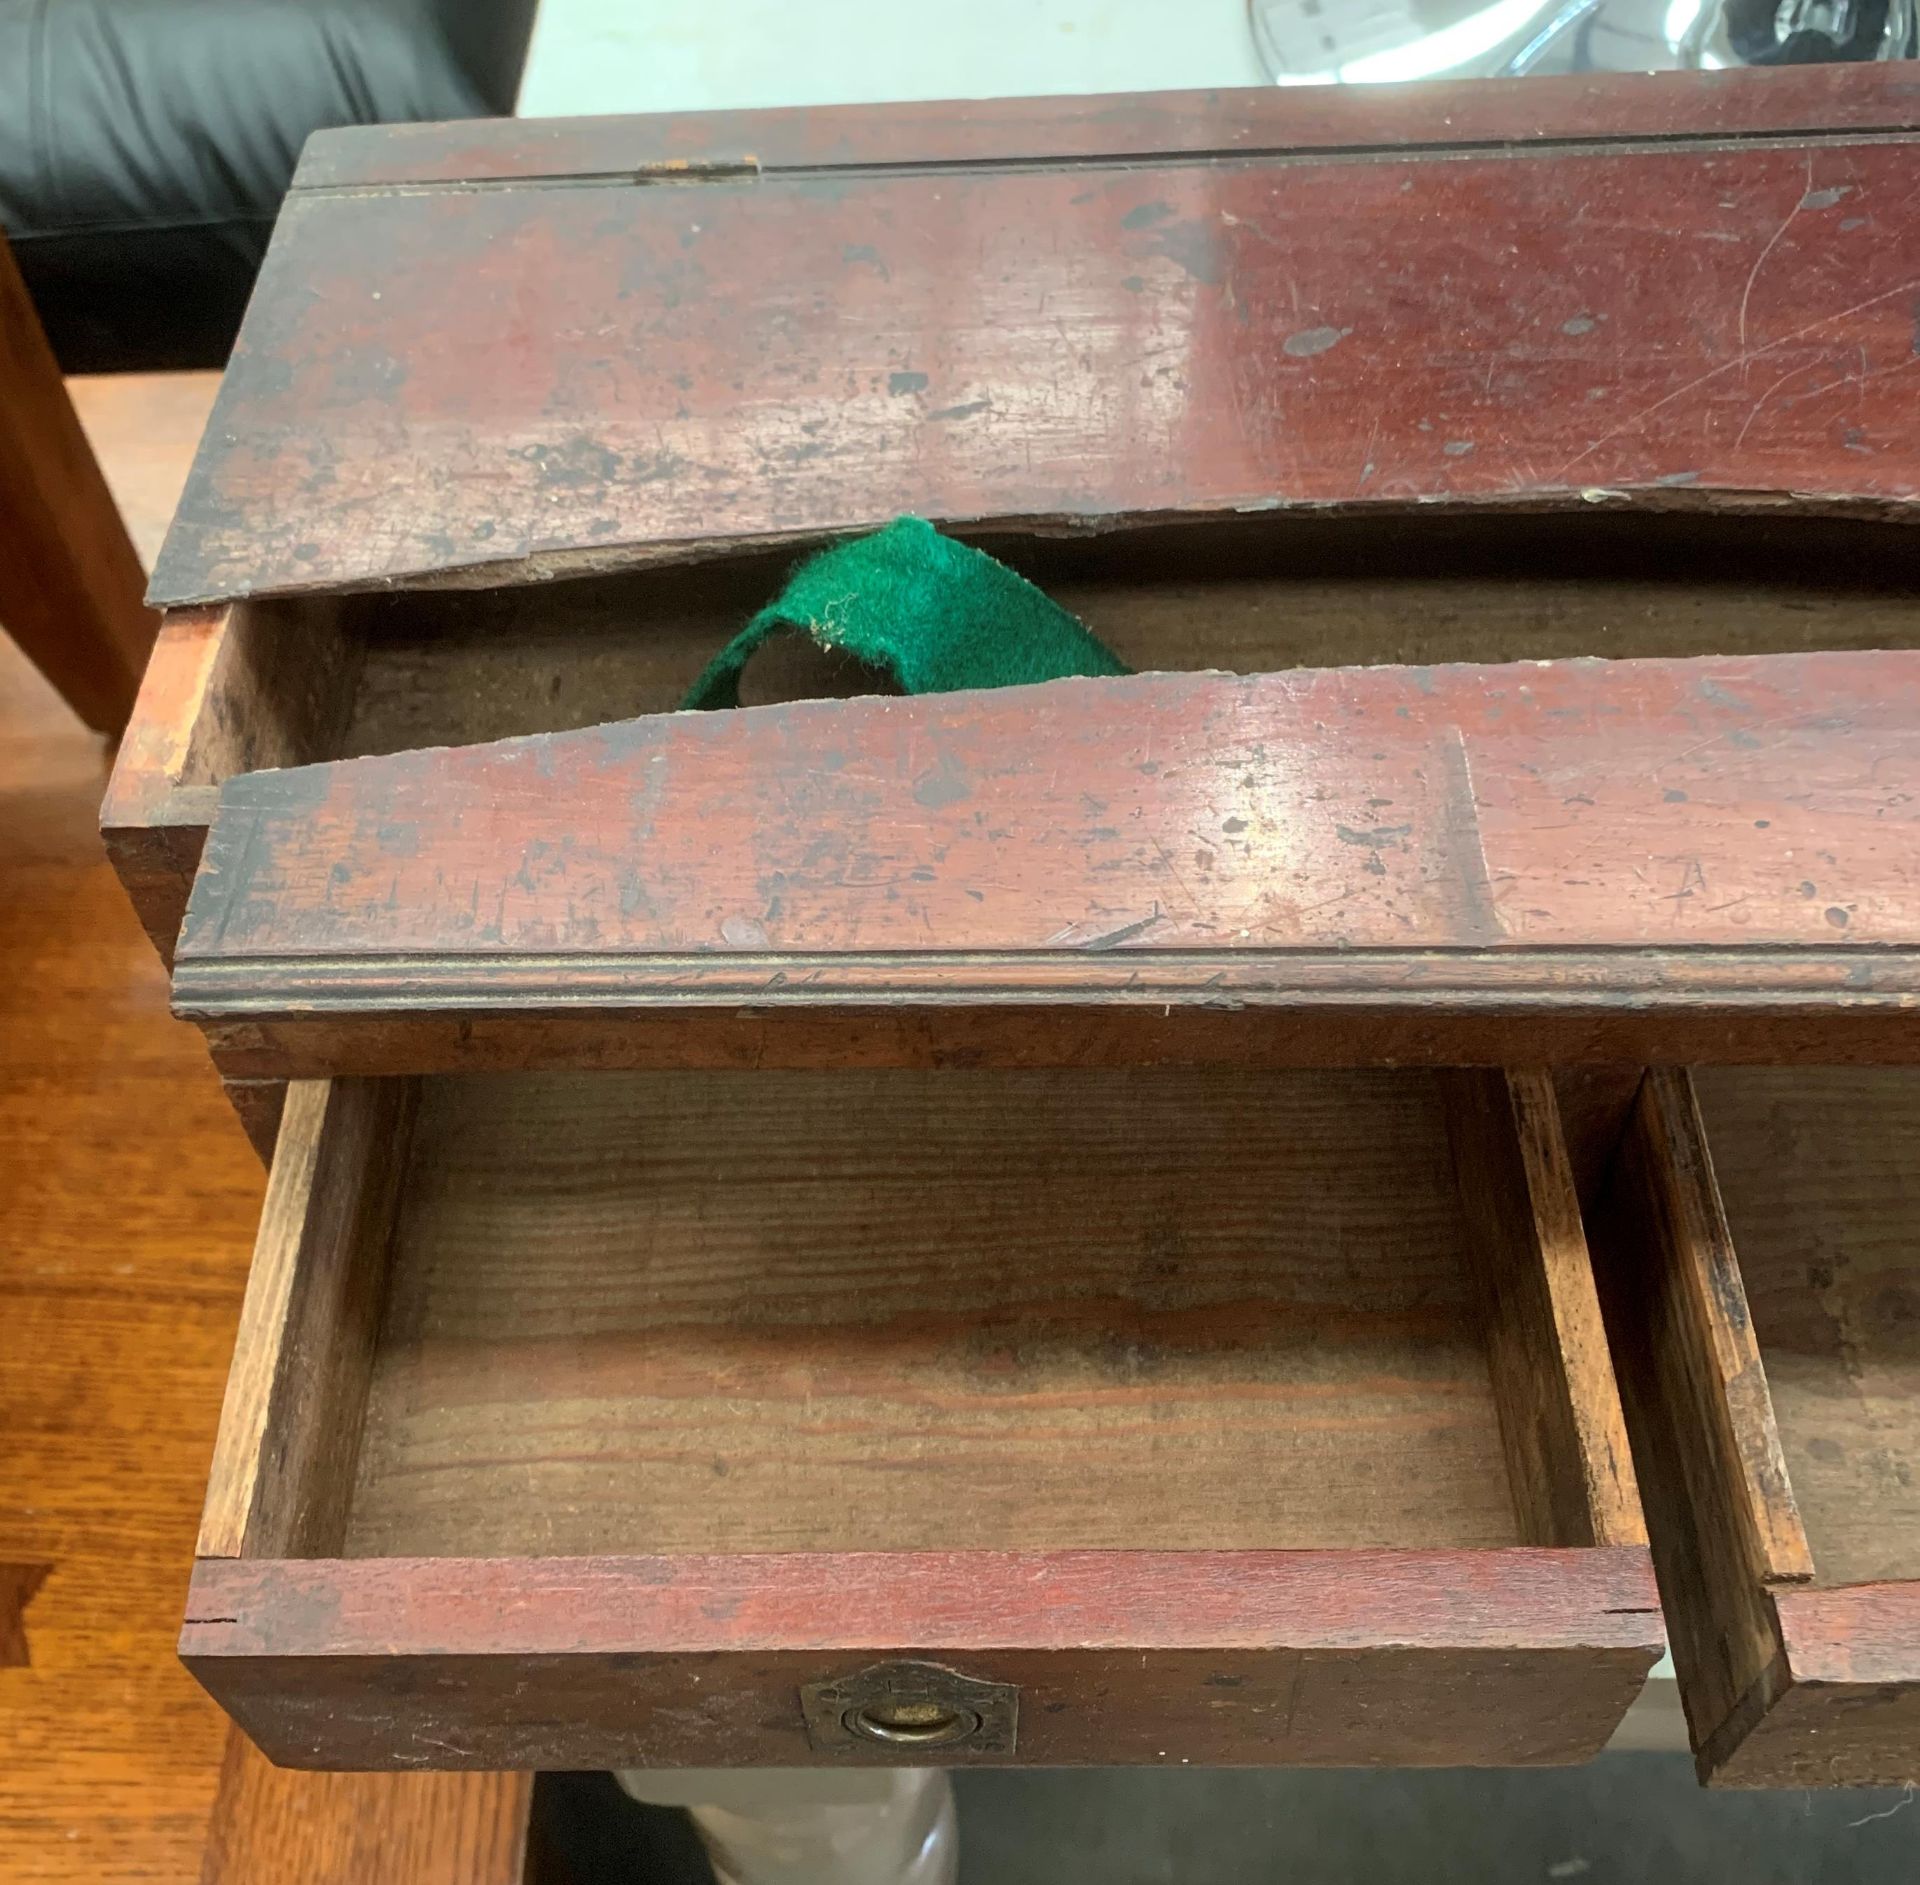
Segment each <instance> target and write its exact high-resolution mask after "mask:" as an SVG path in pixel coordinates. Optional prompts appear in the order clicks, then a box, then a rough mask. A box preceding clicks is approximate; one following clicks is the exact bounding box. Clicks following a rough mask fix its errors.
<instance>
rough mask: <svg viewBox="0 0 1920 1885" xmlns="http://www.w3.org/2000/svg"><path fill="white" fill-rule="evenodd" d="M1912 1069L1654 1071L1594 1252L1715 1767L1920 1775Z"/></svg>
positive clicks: (1698, 1725) (1663, 1567)
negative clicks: (1688, 1072)
mask: <svg viewBox="0 0 1920 1885" xmlns="http://www.w3.org/2000/svg"><path fill="white" fill-rule="evenodd" d="M1916 1147H1920V1075H1916V1074H1915V1073H1913V1072H1912V1071H1910V1070H1905V1069H1878V1070H1863V1069H1845V1070H1839V1069H1836V1070H1831V1071H1826V1070H1819V1069H1807V1068H1799V1069H1776V1068H1765V1069H1761V1068H1715V1069H1702V1070H1700V1071H1699V1072H1698V1073H1696V1074H1695V1075H1694V1076H1692V1077H1691V1078H1689V1076H1687V1075H1686V1074H1684V1073H1680V1072H1674V1071H1663V1072H1656V1073H1653V1074H1651V1075H1649V1076H1648V1079H1647V1082H1646V1084H1645V1086H1644V1087H1643V1089H1642V1093H1641V1096H1640V1100H1639V1103H1638V1105H1637V1107H1636V1109H1635V1112H1634V1114H1633V1117H1632V1123H1631V1125H1630V1128H1629V1132H1628V1137H1627V1140H1626V1142H1625V1144H1624V1145H1623V1147H1622V1150H1621V1154H1620V1158H1619V1161H1618V1164H1617V1165H1616V1168H1615V1170H1614V1173H1613V1176H1612V1180H1611V1184H1610V1186H1609V1189H1608V1192H1607V1195H1606V1197H1605V1199H1604V1200H1603V1202H1602V1204H1601V1207H1600V1209H1599V1211H1598V1213H1597V1215H1596V1220H1595V1224H1596V1228H1595V1237H1596V1243H1597V1246H1598V1248H1597V1253H1596V1254H1597V1261H1598V1263H1599V1267H1600V1270H1601V1273H1602V1276H1603V1278H1604V1279H1605V1280H1606V1288H1605V1295H1606V1299H1607V1310H1608V1318H1609V1322H1610V1325H1611V1328H1612V1333H1613V1336H1614V1341H1615V1355H1616V1361H1617V1365H1618V1367H1619V1370H1620V1378H1621V1388H1622V1392H1623V1394H1624V1396H1625V1399H1626V1404H1627V1410H1628V1414H1629V1417H1630V1422H1631V1426H1632V1431H1633V1440H1634V1451H1635V1456H1636V1459H1637V1460H1638V1462H1639V1466H1640V1471H1641V1477H1642V1483H1643V1485H1644V1486H1645V1489H1646V1497H1647V1511H1648V1518H1649V1523H1650V1527H1651V1531H1652V1535H1653V1547H1654V1555H1655V1560H1656V1563H1657V1564H1658V1567H1659V1572H1660V1580H1661V1589H1662V1594H1663V1596H1664V1598H1665V1602H1666V1613H1667V1618H1668V1625H1669V1628H1670V1630H1671V1633H1672V1638H1673V1652H1674V1661H1675V1664H1676V1666H1677V1670H1678V1674H1679V1678H1680V1683H1681V1693H1682V1697H1683V1699H1684V1701H1685V1703H1686V1708H1687V1716H1688V1721H1689V1724H1690V1727H1691V1729H1692V1733H1693V1739H1694V1744H1695V1750H1696V1754H1697V1757H1698V1761H1699V1766H1700V1770H1701V1773H1702V1776H1703V1778H1706V1779H1709V1780H1713V1781H1718V1782H1722V1783H1726V1784H1731V1785H1736V1786H1740V1785H1745V1786H1832V1785H1841V1784H1876V1785H1902V1784H1911V1783H1913V1782H1914V1781H1915V1780H1916V1779H1920V1159H1916V1156H1915V1152H1916Z"/></svg>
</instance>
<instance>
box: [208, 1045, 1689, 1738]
mask: <svg viewBox="0 0 1920 1885" xmlns="http://www.w3.org/2000/svg"><path fill="white" fill-rule="evenodd" d="M1643 1538H1644V1533H1643V1529H1642V1525H1641V1520H1640V1513H1639V1505H1638V1500H1637V1496H1636V1493H1635V1490H1634V1483H1633V1475H1632V1469H1631V1466H1630V1463H1629V1461H1628V1458H1627V1451H1626V1446H1625V1442H1624V1433H1623V1427H1622V1423H1621V1417H1620V1411H1619V1407H1618V1403H1617V1400H1616V1397H1615V1392H1614V1387H1613V1381H1612V1374H1611V1368H1610V1364H1609V1361H1608V1357H1607V1352H1606V1347H1605V1342H1604V1338H1603V1334H1602V1330H1601V1326H1600V1321H1599V1311H1598V1305H1597V1302H1596V1300H1595V1297H1594V1293H1593V1284H1592V1279H1591V1275H1590V1273H1589V1270H1588V1266H1587V1259H1586V1250H1585V1244H1584V1240H1583V1237H1582V1232H1581V1225H1580V1218H1579V1211H1578V1207H1577V1203H1576V1201H1575V1197H1574V1189H1573V1179H1572V1176H1571V1173H1570V1171H1569V1167H1568V1160H1567V1155H1566V1152H1565V1149H1564V1146H1563V1144H1562V1141H1561V1136H1560V1129H1559V1123H1558V1114H1557V1110H1556V1107H1555V1103H1554V1098H1553V1094H1552V1090H1551V1086H1550V1084H1549V1082H1548V1081H1547V1080H1546V1079H1545V1077H1544V1076H1541V1075H1530V1074H1512V1075H1503V1074H1498V1073H1491V1074H1489V1073H1468V1074H1459V1075H1452V1074H1435V1073H1432V1072H1428V1071H1412V1072H1392V1071H1351V1072H1309V1073H1301V1072H1283V1073H1273V1072H1249V1071H1244V1070H1240V1071H1233V1070H1227V1071H1223V1070H1217V1069H1215V1070H1191V1069H1188V1070H1182V1069H1154V1070H1115V1069H1097V1070H1083V1071H1047V1072H1033V1071H1022V1072H1003V1071H988V1070H974V1071H966V1070H949V1071H942V1072H935V1073H929V1072H915V1071H884V1072H865V1073H863V1072H839V1073H831V1074H829V1073H799V1072H787V1073H778V1072H774V1073H661V1074H654V1073H611V1074H594V1073H558V1074H528V1075H516V1076H507V1075H500V1076H495V1075H476V1076H445V1077H435V1078H428V1079H423V1080H405V1079H395V1080H340V1081H334V1082H324V1081H313V1082H296V1083H295V1084H294V1085H293V1087H292V1088H291V1089H290V1098H289V1103H288V1109H287V1118H286V1124H285V1127H284V1129H283V1131H282V1134H281V1138H280V1144H279V1149H278V1152H277V1154H276V1158H275V1163H274V1168H273V1177H272V1181H271V1185H270V1189H269V1195H268V1202H267V1207H266V1213H265V1218H264V1221H263V1224H262V1229H261V1236H260V1244H259V1249H258V1253H257V1256H256V1260H255V1265H254V1271H253V1276H252V1281H251V1283H250V1287H249V1295H248V1299H247V1305H246V1310H245V1316H244V1324H243V1331H242V1337H241V1342H240V1348H239V1352H238V1355H237V1357H236V1361H235V1366H234V1373H233V1378H232V1382H231V1385H230V1388H229V1393H228V1399H227V1405H226V1409H225V1413H224V1416H223V1422H222V1429H221V1437H220V1443H219V1450H218V1457H217V1460H216V1464H215V1470H214V1474H213V1479H212V1484H211V1488H210V1491H209V1496H208V1504H207V1512H206V1520H205V1527H204V1531H203V1534H202V1538H201V1544H200V1562H199V1564H198V1567H197V1570H196V1573H195V1578H194V1584H193V1592H192V1598H191V1605H190V1614H189V1620H188V1623H187V1627H186V1631H185V1635H184V1638H183V1653H184V1655H185V1657H186V1659H187V1661H188V1663H189V1665H190V1666H191V1667H192V1668H193V1669H194V1671H195V1673H196V1674H197V1675H198V1676H199V1677H200V1679H201V1680H202V1681H203V1682H204V1683H205V1684H206V1685H207V1687H208V1688H209V1689H210V1690H211V1691H212V1692H213V1693H214V1695H215V1696H216V1697H217V1698H218V1699H219V1700H220V1701H221V1702H222V1703H223V1704H224V1705H225V1706H226V1707H227V1708H228V1709H229V1710H230V1711H231V1712H232V1713H233V1714H234V1715H235V1716H236V1718H237V1719H238V1720H239V1721H240V1722H241V1724H242V1725H243V1726H244V1727H245V1728H246V1729H247V1731H248V1732H249V1733H250V1734H251V1735H252V1736H253V1737H254V1738H255V1739H256V1740H257V1741H258V1742H259V1743H260V1745H261V1746H262V1747H263V1748H264V1749H265V1750H266V1751H267V1752H268V1753H269V1754H270V1755H272V1756H273V1757H274V1758H275V1759H276V1760H279V1761H283V1762H290V1763H294V1764H300V1765H310V1766H346V1767H460V1766H473V1767H488V1766H495V1767H499V1766H505V1767H525V1766H555V1767H585V1766H606V1765H612V1766H621V1765H649V1764H651V1765H671V1764H691V1765H722V1764H730V1763H740V1764H746V1763H821V1762H827V1763H831V1762H836V1761H843V1760H852V1761H864V1760H888V1759H910V1760H915V1761H925V1760H928V1759H937V1760H985V1761H1000V1762H1009V1761H1011V1762H1022V1763H1034V1764H1047V1763H1061V1762H1069V1763H1070V1762H1081V1761H1087V1762H1111V1761H1124V1762H1150V1763H1154V1762H1166V1763H1179V1762H1183V1761H1192V1762H1195V1763H1206V1762H1212V1763H1246V1762H1274V1763H1331V1764H1351V1763H1370V1762H1382V1763H1414V1764H1417V1763H1441V1764H1446V1763H1460V1762H1478V1763H1500V1764H1508V1763H1539V1762H1561V1761H1575V1760H1580V1759H1583V1758H1585V1757H1587V1756H1588V1755H1590V1754H1592V1753H1593V1752H1594V1751H1596V1750H1597V1749H1598V1747H1599V1746H1600V1745H1601V1744H1602V1743H1603V1742H1604V1741H1605V1739H1606V1738H1607V1735H1608V1734H1609V1732H1610V1731H1611V1729H1612V1728H1613V1726H1614V1725H1615V1723H1616V1722H1617V1721H1618V1719H1619V1717H1620V1715H1621V1714H1622V1712H1623V1711H1624V1710H1625V1708H1626V1706H1627V1704H1628V1702H1629V1701H1630V1700H1631V1698H1632V1697H1633V1695H1634V1694H1635V1693H1636V1692H1637V1690H1638V1689H1639V1687H1640V1684H1641V1681H1642V1678H1643V1677H1644V1675H1645V1673H1646V1670H1647V1668H1648V1666H1649V1665H1650V1663H1651V1662H1652V1660H1653V1659H1654V1657H1655V1656H1656V1655H1657V1654H1658V1652H1659V1648H1660V1644H1661V1640H1662V1636H1661V1627H1660V1619H1659V1615H1658V1610H1657V1606H1656V1602H1655V1597H1654V1593H1653V1586H1652V1577H1651V1570H1650V1566H1649V1563H1648V1558H1647V1552H1646V1549H1645V1546H1644V1543H1643Z"/></svg>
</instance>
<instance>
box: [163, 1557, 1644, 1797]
mask: <svg viewBox="0 0 1920 1885" xmlns="http://www.w3.org/2000/svg"><path fill="white" fill-rule="evenodd" d="M1150 1640H1151V1641H1155V1642H1156V1643H1157V1644H1158V1645H1159V1648H1158V1649H1157V1651H1156V1653H1155V1654H1154V1655H1152V1656H1148V1657H1142V1656H1141V1654H1140V1653H1139V1649H1138V1645H1139V1644H1140V1643H1142V1642H1145V1641H1150ZM921 1645H926V1646H936V1645H937V1646H938V1647H939V1651H940V1659H941V1660H943V1661H945V1662H948V1663H950V1664H952V1665H954V1666H956V1667H958V1668H959V1669H960V1670H961V1671H962V1673H965V1674H969V1675H975V1676H979V1677H982V1678H985V1679H988V1680H1002V1681H1009V1682H1013V1683H1016V1684H1018V1685H1019V1687H1020V1690H1021V1702H1020V1744H1019V1747H1018V1750H1017V1758H1018V1759H1019V1761H1020V1762H1022V1763H1023V1764H1035V1765H1057V1764H1063V1763H1068V1764H1070V1763H1077V1762H1084V1761H1098V1762H1103V1763H1104V1762H1115V1761H1118V1762H1124V1763H1133V1762H1144V1763H1148V1764H1151V1763H1154V1762H1156V1761H1161V1760H1165V1761H1167V1762H1168V1763H1169V1764H1177V1763H1178V1762H1180V1761H1181V1760H1191V1761H1195V1762H1205V1761H1214V1762H1219V1761H1232V1762H1234V1763H1236V1764H1246V1763H1249V1762H1259V1763H1265V1762H1276V1763H1289V1764H1316V1763H1329V1762H1330V1763H1333V1764H1341V1765H1352V1764H1356V1763H1359V1764H1370V1763H1380V1762H1384V1763H1392V1764H1399V1765H1430V1764H1436V1763H1438V1764H1449V1765H1451V1764H1460V1763H1469V1764H1474V1763H1493V1764H1503V1765H1510V1764H1530V1763H1540V1762H1557V1761H1567V1760H1579V1759H1584V1758H1586V1756H1587V1755H1588V1754H1590V1753H1592V1752H1593V1751H1594V1750H1595V1749H1597V1747H1598V1746H1599V1745H1600V1743H1601V1741H1602V1740H1604V1738H1605V1736H1606V1734H1607V1733H1608V1732H1609V1731H1610V1729H1611V1727H1612V1726H1613V1725H1614V1724H1615V1723H1617V1722H1618V1719H1619V1716H1620V1714H1621V1713H1622V1712H1624V1709H1625V1707H1626V1705H1627V1703H1628V1701H1629V1700H1630V1699H1631V1697H1632V1695H1633V1694H1634V1693H1635V1692H1636V1691H1637V1690H1638V1688H1639V1686H1640V1683H1641V1680H1642V1678H1643V1677H1644V1675H1645V1672H1646V1669H1647V1667H1648V1666H1649V1664H1650V1663H1651V1662H1652V1660H1653V1658H1654V1657H1655V1655H1657V1653H1658V1646H1659V1624H1658V1616H1657V1610H1656V1608H1655V1605H1654V1601H1653V1595H1652V1589H1651V1581H1650V1577H1649V1573H1648V1569H1647V1562H1646V1554H1645V1553H1644V1551H1642V1550H1640V1549H1638V1548H1635V1547H1630V1546H1628V1547H1618V1548H1614V1549H1609V1550H1599V1551H1578V1552H1562V1551H1538V1550H1515V1551H1492V1552H1479V1551H1475V1552H1444V1553H1422V1552H1410V1553H1398V1552H1382V1553H1311V1552H1279V1553H1228V1554H1220V1553H1212V1552H1192V1551H1185V1552H1172V1553H1153V1552H1130V1553H1123V1554H1116V1553H1111V1552H1064V1553H1049V1554H1013V1555H1008V1556H1005V1557H1000V1558H996V1557H994V1556H993V1555H992V1554H987V1555H985V1556H983V1555H982V1554H979V1553H974V1552H959V1553H947V1554H940V1553H926V1554H901V1553H897V1552H882V1553H871V1554H859V1553H856V1554H836V1555H830V1556H828V1555H821V1554H814V1553H809V1554H803V1555H799V1556H780V1555H773V1556H765V1555H762V1556H753V1557H749V1556H722V1557H714V1558H687V1557H681V1558H671V1559H661V1558H653V1559H647V1558H639V1559H634V1558H625V1559H622V1558H593V1559H578V1558H542V1559H530V1560H522V1561H517V1562H515V1561H502V1560H498V1559H427V1560H411V1561H408V1560H392V1559H386V1560H372V1561H355V1562H345V1563H342V1562H338V1561H334V1562H325V1561H320V1562H314V1561H309V1562H287V1561H274V1560H245V1559H218V1560H210V1561H207V1562H203V1563H202V1564H201V1565H200V1566H199V1567H198V1568H197V1570H196V1572H195V1581H194V1594H193V1598H192V1600H191V1604H190V1609H189V1620H188V1624H187V1628H186V1631H185V1633H184V1635H183V1638H182V1653H183V1655H184V1656H185V1657H186V1659H187V1661H188V1664H189V1666H190V1667H191V1668H192V1669H193V1670H194V1672H195V1674H196V1675H198V1676H199V1677H200V1679H201V1680H202V1681H203V1682H205V1683H206V1684H207V1685H208V1687H209V1688H210V1689H212V1690H213V1691H214V1692H215V1693H216V1694H217V1695H218V1696H219V1697H220V1698H221V1700H222V1701H223V1703H224V1704H225V1705H226V1706H227V1707H229V1708H230V1709H232V1710H233V1711H234V1713H235V1714H236V1716H237V1717H238V1718H239V1719H240V1720H241V1721H242V1722H243V1723H244V1724H245V1725H246V1727H247V1728H248V1731H249V1732H250V1733H251V1734H252V1735H253V1736H254V1738H255V1739H256V1740H258V1741H259V1742H260V1743H261V1744H262V1745H263V1746H265V1747H267V1748H269V1749H271V1750H272V1752H273V1753H274V1754H275V1756H276V1757H277V1758H279V1759H282V1760H285V1761H288V1762H290V1763H293V1764H296V1765H315V1764H326V1763H328V1762H330V1761H331V1762H342V1761H348V1762H354V1763H369V1762H371V1763H377V1764H379V1765H383V1766H397V1767H453V1768H458V1767H463V1766H484V1765H514V1766H524V1765H533V1764H549V1765H554V1766H563V1767H589V1766H591V1767H599V1766H615V1767H622V1766H646V1765H671V1764H676V1763H683V1762H690V1763H693V1764H696V1765H721V1764H739V1763H748V1764H767V1765H789V1764H795V1763H799V1764H818V1762H819V1760H820V1758H821V1757H820V1755H819V1754H818V1753H816V1752H814V1751H813V1750H812V1748H811V1747H810V1746H809V1744H808V1742H807V1740H806V1737H805V1734H804V1732H803V1728H802V1722H801V1717H800V1712H799V1709H798V1707H797V1705H796V1691H797V1688H798V1685H799V1684H801V1683H802V1682H806V1681H811V1680H815V1679H821V1678H826V1677H832V1676H842V1675H846V1674H849V1673H852V1671H853V1670H855V1669H858V1668H860V1667H863V1666H865V1665H866V1664H867V1663H869V1662H871V1661H874V1660H876V1659H879V1658H882V1657H885V1656H890V1655H894V1654H905V1653H910V1652H911V1651H912V1650H913V1649H914V1648H915V1647H916V1646H921ZM1387 1645H1393V1646H1394V1647H1386V1646H1387ZM716 1666H718V1667H719V1668H724V1669H725V1670H726V1671H727V1672H728V1675H727V1679H725V1680H720V1679H715V1671H716Z"/></svg>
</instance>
